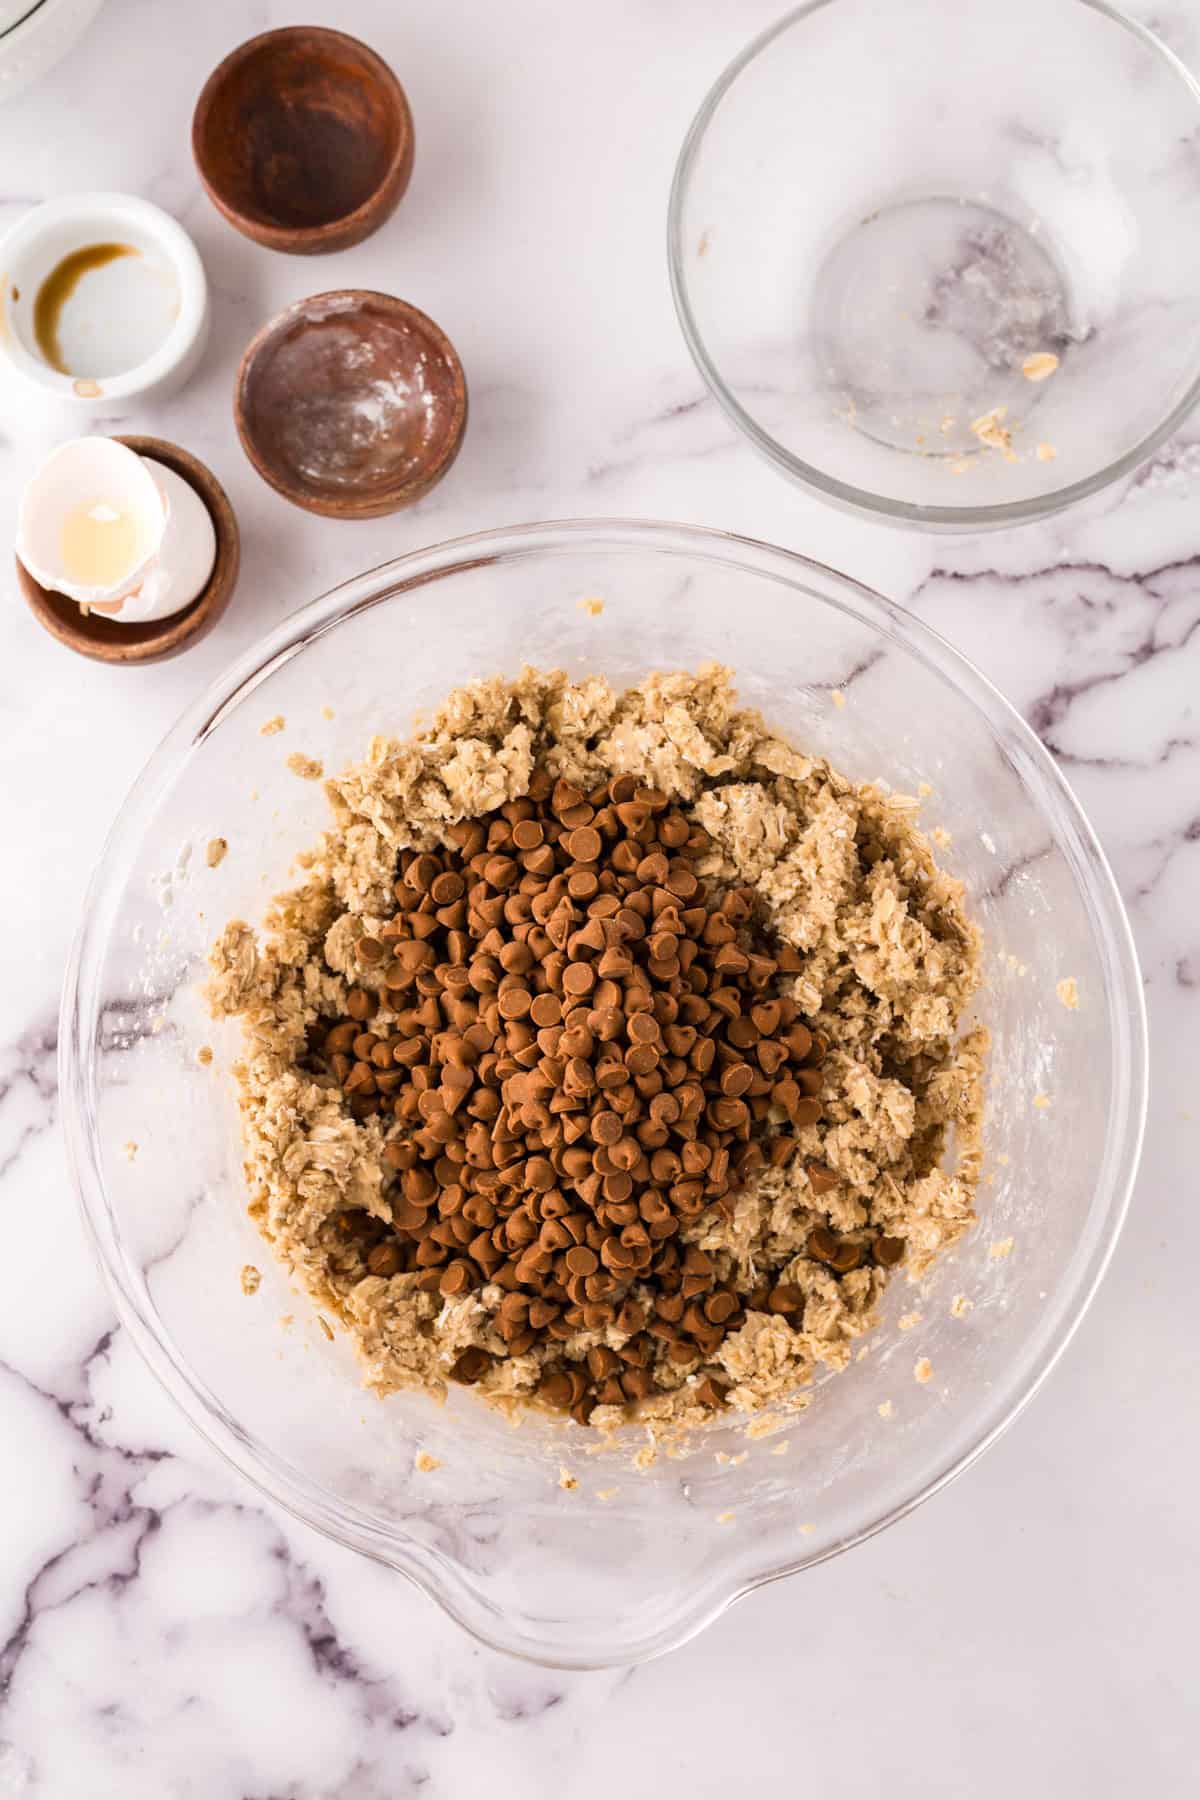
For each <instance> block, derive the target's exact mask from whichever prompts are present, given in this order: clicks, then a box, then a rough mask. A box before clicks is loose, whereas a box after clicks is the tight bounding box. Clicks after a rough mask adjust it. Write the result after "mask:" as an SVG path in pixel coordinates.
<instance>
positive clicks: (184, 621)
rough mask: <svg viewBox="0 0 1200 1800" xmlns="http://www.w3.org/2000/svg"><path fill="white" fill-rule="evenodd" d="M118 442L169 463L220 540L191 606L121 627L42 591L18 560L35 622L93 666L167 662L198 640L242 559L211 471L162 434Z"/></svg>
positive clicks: (217, 613)
mask: <svg viewBox="0 0 1200 1800" xmlns="http://www.w3.org/2000/svg"><path fill="white" fill-rule="evenodd" d="M117 442H118V443H120V444H124V445H125V446H126V447H127V448H128V449H130V450H133V451H135V452H136V453H137V455H139V456H149V457H151V458H153V459H154V460H155V461H156V462H160V463H164V464H165V465H166V467H167V468H168V469H172V470H174V472H175V474H176V475H178V476H179V477H180V479H181V480H183V481H186V482H187V483H188V485H189V486H190V487H192V488H193V489H194V490H195V491H196V493H197V494H199V496H200V498H201V500H203V502H204V504H205V506H206V507H207V509H208V513H209V516H210V517H211V519H212V522H213V526H214V529H215V531H216V537H217V555H216V561H215V563H214V564H213V569H212V573H211V575H210V576H209V578H208V581H207V582H206V583H205V586H204V588H203V589H202V590H201V592H200V593H199V594H197V596H196V598H195V599H194V600H193V601H192V602H191V603H190V605H188V606H185V607H184V608H183V609H182V610H181V611H180V612H177V613H172V614H171V615H170V617H168V618H165V619H149V620H146V621H145V622H144V623H142V624H129V625H123V624H120V623H118V621H117V620H115V619H111V618H106V617H105V616H104V614H102V613H98V612H89V613H84V612H82V611H81V610H80V608H79V606H78V605H77V604H76V602H75V601H74V600H69V599H67V597H66V595H64V594H59V593H55V592H54V591H53V590H52V589H50V588H46V587H43V586H42V584H41V583H40V582H39V581H37V580H35V578H34V577H33V576H32V575H31V574H30V573H29V570H28V569H27V568H26V567H25V565H24V563H22V562H21V560H20V558H19V557H18V558H17V563H16V566H17V583H18V586H19V587H20V590H21V593H22V595H23V596H24V599H25V601H26V604H27V605H28V607H29V610H30V612H32V614H33V616H34V618H35V619H37V621H38V623H39V624H40V625H42V626H44V627H45V629H46V630H47V631H48V632H49V633H50V635H51V637H53V638H57V639H58V642H59V643H60V644H63V645H65V646H66V648H67V649H68V650H74V651H75V652H76V653H77V654H78V655H80V656H88V657H91V658H92V659H93V661H95V662H104V663H116V664H122V665H126V666H128V665H131V664H134V663H151V662H162V661H165V659H166V658H167V657H169V656H178V655H179V653H180V652H181V651H183V650H188V649H190V648H191V647H192V645H193V644H196V643H198V642H199V641H200V639H201V638H202V637H204V636H205V634H206V633H207V632H209V631H211V630H212V628H213V626H214V625H215V624H216V622H217V620H218V619H219V618H220V617H221V614H222V613H223V612H224V611H225V608H226V607H227V606H228V604H229V601H230V599H231V597H232V595H233V590H234V585H235V583H236V581H237V574H238V563H239V561H240V556H241V544H240V537H239V533H238V524H237V519H236V517H235V516H234V511H233V507H232V506H231V505H230V503H229V497H228V495H227V494H226V492H225V489H224V488H223V487H222V486H221V484H220V482H219V481H218V480H217V478H216V476H215V475H214V474H213V472H212V470H211V469H209V468H206V467H205V465H204V464H203V463H202V462H200V461H199V460H198V459H197V458H196V457H194V456H191V455H189V453H188V452H187V451H186V450H181V449H180V447H179V445H178V444H171V443H168V442H167V441H166V440H165V439H164V438H156V437H118V439H117Z"/></svg>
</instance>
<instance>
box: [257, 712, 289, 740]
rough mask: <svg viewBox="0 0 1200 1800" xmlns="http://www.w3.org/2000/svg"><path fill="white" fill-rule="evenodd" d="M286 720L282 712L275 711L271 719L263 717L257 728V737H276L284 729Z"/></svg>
mask: <svg viewBox="0 0 1200 1800" xmlns="http://www.w3.org/2000/svg"><path fill="white" fill-rule="evenodd" d="M286 724H287V720H286V719H285V718H284V716H283V714H282V713H276V714H275V717H274V718H273V719H264V720H263V722H262V724H261V725H260V726H259V728H258V735H259V737H277V736H278V735H279V733H280V732H281V731H282V730H283V729H284V727H285V726H286Z"/></svg>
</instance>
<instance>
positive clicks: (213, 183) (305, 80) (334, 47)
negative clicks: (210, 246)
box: [192, 25, 413, 256]
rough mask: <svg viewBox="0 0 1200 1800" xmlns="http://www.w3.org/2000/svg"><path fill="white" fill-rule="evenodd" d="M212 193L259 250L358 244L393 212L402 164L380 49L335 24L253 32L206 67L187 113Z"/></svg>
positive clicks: (402, 101) (407, 153)
mask: <svg viewBox="0 0 1200 1800" xmlns="http://www.w3.org/2000/svg"><path fill="white" fill-rule="evenodd" d="M192 154H193V155H194V156H195V159H196V167H197V169H198V170H199V172H200V179H201V181H202V182H203V183H204V186H205V188H206V190H207V192H208V195H209V198H210V199H211V200H212V202H213V204H214V205H215V206H216V207H217V208H218V209H219V211H221V212H222V213H224V215H225V217H226V218H227V219H228V220H229V223H230V224H231V225H235V226H236V227H237V229H238V230H239V231H241V232H244V233H245V235H246V236H247V237H249V238H253V239H254V241H255V243H258V244H265V245H267V247H268V248H269V249H271V250H286V251H290V252H292V253H293V254H295V255H302V256H312V255H316V254H319V253H320V252H322V251H325V250H345V249H346V248H347V247H348V246H349V245H350V244H358V243H361V241H362V239H363V238H365V237H369V236H370V234H371V233H372V232H373V231H376V230H377V229H378V228H379V226H380V225H382V224H383V222H384V220H385V219H386V218H388V217H389V216H390V214H391V213H392V212H394V211H395V209H396V207H397V206H398V204H399V202H400V199H401V196H402V195H403V193H404V190H405V188H406V187H407V186H408V181H409V176H410V175H411V174H412V164H413V125H412V114H411V113H410V112H409V109H408V100H407V99H406V97H405V93H404V89H403V88H402V87H401V86H400V83H399V82H398V81H397V80H396V77H395V75H393V73H392V71H391V70H390V69H389V68H388V66H387V64H386V63H385V62H384V61H383V59H382V57H380V56H377V55H376V54H375V52H374V50H371V49H369V48H368V46H367V45H366V44H360V43H359V41H358V39H357V38H352V37H347V36H346V34H345V33H344V32H341V31H325V30H322V29H320V28H318V27H316V26H308V25H295V26H289V27H287V28H286V29H284V30H282V31H265V32H263V33H262V35H261V36H260V37H254V38H250V39H249V41H248V42H247V43H245V44H242V45H241V46H240V47H239V48H238V49H237V50H234V51H232V52H231V54H230V55H229V56H227V57H226V58H225V60H224V62H223V63H220V64H218V66H217V67H216V68H215V69H214V70H213V72H212V74H211V75H210V76H209V78H208V80H207V81H206V82H205V84H204V87H203V89H202V91H201V94H200V98H199V100H198V101H197V102H196V111H195V114H194V116H193V118H192Z"/></svg>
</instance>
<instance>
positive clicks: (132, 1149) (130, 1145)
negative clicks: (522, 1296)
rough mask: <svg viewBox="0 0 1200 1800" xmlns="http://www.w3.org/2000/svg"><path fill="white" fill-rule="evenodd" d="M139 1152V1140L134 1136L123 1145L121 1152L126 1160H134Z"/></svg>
mask: <svg viewBox="0 0 1200 1800" xmlns="http://www.w3.org/2000/svg"><path fill="white" fill-rule="evenodd" d="M137 1153H138V1145H137V1141H136V1140H135V1139H134V1138H130V1139H129V1140H128V1141H127V1142H126V1143H124V1144H122V1145H121V1154H122V1156H123V1157H124V1158H125V1161H126V1162H133V1161H134V1159H135V1158H136V1156H137Z"/></svg>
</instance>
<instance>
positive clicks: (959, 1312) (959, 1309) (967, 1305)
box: [950, 1294, 975, 1319]
mask: <svg viewBox="0 0 1200 1800" xmlns="http://www.w3.org/2000/svg"><path fill="white" fill-rule="evenodd" d="M974 1304H975V1302H974V1301H973V1300H969V1299H968V1298H967V1296H966V1295H965V1294H955V1296H954V1298H953V1300H952V1301H951V1302H950V1317H951V1318H952V1319H965V1318H966V1316H967V1314H968V1313H969V1312H970V1310H971V1308H972V1307H973V1306H974Z"/></svg>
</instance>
